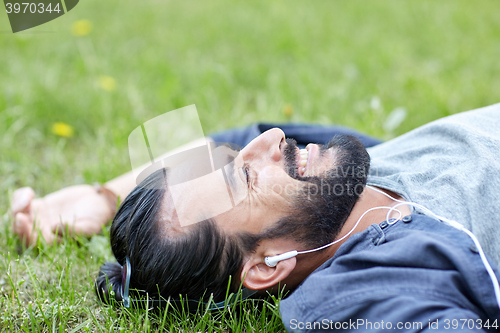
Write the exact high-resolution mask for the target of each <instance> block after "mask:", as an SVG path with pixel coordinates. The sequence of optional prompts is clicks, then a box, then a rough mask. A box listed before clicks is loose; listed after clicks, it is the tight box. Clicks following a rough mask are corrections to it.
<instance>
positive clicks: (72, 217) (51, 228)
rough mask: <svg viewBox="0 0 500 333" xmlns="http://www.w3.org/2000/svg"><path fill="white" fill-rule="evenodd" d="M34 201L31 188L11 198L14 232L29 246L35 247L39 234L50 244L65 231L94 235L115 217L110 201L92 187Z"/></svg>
mask: <svg viewBox="0 0 500 333" xmlns="http://www.w3.org/2000/svg"><path fill="white" fill-rule="evenodd" d="M34 197H35V192H34V191H33V189H32V188H31V187H23V188H20V189H18V190H16V191H15V192H14V195H13V197H12V204H11V210H12V214H13V217H14V225H13V230H14V233H16V234H18V235H19V237H20V238H21V239H24V241H25V243H26V245H27V246H29V245H32V244H35V243H36V240H37V237H38V233H39V232H40V233H41V236H43V238H45V240H46V241H47V243H49V244H51V243H53V242H54V241H55V240H56V241H59V240H60V235H61V234H62V232H64V231H65V230H68V231H69V232H70V233H74V234H80V235H94V234H96V233H99V232H100V231H101V228H102V226H103V225H105V224H106V223H107V222H108V221H109V220H110V219H111V218H112V217H113V216H112V215H113V213H114V210H113V207H111V206H112V205H111V204H110V202H109V200H107V199H106V197H105V196H104V195H103V194H101V193H99V192H98V191H97V190H96V189H95V188H94V186H90V185H76V186H70V187H66V188H64V189H62V190H59V191H57V192H54V193H51V194H49V195H47V196H45V197H43V198H38V199H34Z"/></svg>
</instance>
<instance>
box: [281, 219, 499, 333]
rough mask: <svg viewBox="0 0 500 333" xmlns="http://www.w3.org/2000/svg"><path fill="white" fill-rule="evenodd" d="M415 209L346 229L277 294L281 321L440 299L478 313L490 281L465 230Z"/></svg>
mask: <svg viewBox="0 0 500 333" xmlns="http://www.w3.org/2000/svg"><path fill="white" fill-rule="evenodd" d="M412 217H413V221H412V222H411V223H403V222H401V221H399V222H397V223H396V224H394V225H390V226H387V227H383V228H381V227H380V226H379V225H372V226H371V227H369V228H368V229H367V230H365V231H364V232H361V233H358V234H356V235H354V236H353V237H351V238H350V239H349V240H348V241H347V242H346V243H344V244H343V245H342V246H341V248H340V249H339V250H338V251H337V253H336V255H335V256H334V258H332V259H331V260H330V261H328V262H326V263H325V264H324V265H323V266H322V267H320V269H318V270H316V271H315V272H314V273H313V274H311V275H310V276H309V277H308V278H307V279H306V280H305V281H304V282H303V283H302V285H301V286H300V287H299V288H298V289H297V290H296V291H295V292H293V293H292V294H291V295H290V296H289V297H288V298H287V299H285V300H283V301H282V304H281V312H282V316H283V321H284V323H285V325H287V323H290V320H293V319H296V320H299V319H302V320H303V321H308V320H309V321H311V320H321V319H322V318H327V319H328V320H333V321H334V322H335V321H339V322H342V321H345V320H349V319H350V318H364V319H373V320H381V319H394V318H398V317H404V316H409V315H411V314H417V313H422V311H423V309H433V308H434V309H437V308H440V307H441V308H451V309H453V308H455V309H457V311H458V308H461V309H463V310H464V311H472V313H475V312H474V311H476V312H477V311H478V307H477V304H482V303H485V304H486V305H485V307H488V306H490V305H491V304H492V303H491V300H490V299H488V300H485V299H484V298H485V292H486V293H487V292H488V291H486V290H485V288H487V287H486V286H489V285H491V282H489V284H488V281H489V280H488V276H487V273H486V272H485V271H484V269H483V268H482V264H481V262H480V261H479V260H478V259H479V258H477V257H478V255H477V254H475V253H473V252H472V251H471V249H470V248H469V247H470V245H471V242H469V240H468V239H467V236H466V235H465V236H464V235H461V234H460V232H459V231H458V230H452V228H451V227H448V226H445V225H443V224H442V223H440V222H438V221H436V220H433V219H431V218H428V217H425V216H422V215H412ZM450 281H453V283H450ZM491 289H492V288H491ZM464 290H467V292H464ZM389 309H390V311H389ZM481 311H483V310H481ZM492 311H493V310H492ZM496 311H497V312H498V309H497V310H496ZM424 312H425V311H424Z"/></svg>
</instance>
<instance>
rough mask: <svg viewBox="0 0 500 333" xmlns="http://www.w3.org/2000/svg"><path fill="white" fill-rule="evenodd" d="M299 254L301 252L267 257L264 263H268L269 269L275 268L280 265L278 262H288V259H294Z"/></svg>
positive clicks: (294, 251)
mask: <svg viewBox="0 0 500 333" xmlns="http://www.w3.org/2000/svg"><path fill="white" fill-rule="evenodd" d="M297 254H299V252H298V251H296V250H293V251H290V252H285V253H282V254H278V255H276V256H272V257H266V258H265V259H264V261H265V262H266V265H267V266H269V267H275V266H276V265H277V264H278V262H280V261H281V260H286V259H290V258H293V257H295V256H296V255H297Z"/></svg>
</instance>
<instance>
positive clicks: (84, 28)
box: [71, 20, 92, 36]
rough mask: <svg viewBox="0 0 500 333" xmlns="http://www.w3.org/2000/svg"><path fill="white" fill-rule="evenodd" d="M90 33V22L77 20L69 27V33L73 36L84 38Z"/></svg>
mask: <svg viewBox="0 0 500 333" xmlns="http://www.w3.org/2000/svg"><path fill="white" fill-rule="evenodd" d="M91 31H92V22H90V21H89V20H78V21H75V22H74V23H73V26H71V33H72V34H73V35H75V36H85V35H88V34H89V33H90V32H91Z"/></svg>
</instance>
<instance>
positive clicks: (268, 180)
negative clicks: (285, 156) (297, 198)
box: [258, 167, 299, 199]
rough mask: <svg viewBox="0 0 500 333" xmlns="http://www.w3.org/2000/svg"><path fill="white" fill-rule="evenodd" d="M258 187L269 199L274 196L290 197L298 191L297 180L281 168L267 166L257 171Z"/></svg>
mask: <svg viewBox="0 0 500 333" xmlns="http://www.w3.org/2000/svg"><path fill="white" fill-rule="evenodd" d="M258 183H259V188H260V190H261V191H262V192H263V194H264V195H267V196H268V198H269V199H271V198H272V197H275V196H280V197H282V198H290V197H291V196H293V195H295V194H296V193H297V191H298V189H299V188H298V186H299V182H298V181H296V180H294V179H292V178H291V177H290V176H288V175H287V174H286V172H284V171H283V170H282V169H279V168H272V167H267V168H265V169H263V170H262V171H261V172H260V173H259V179H258Z"/></svg>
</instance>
